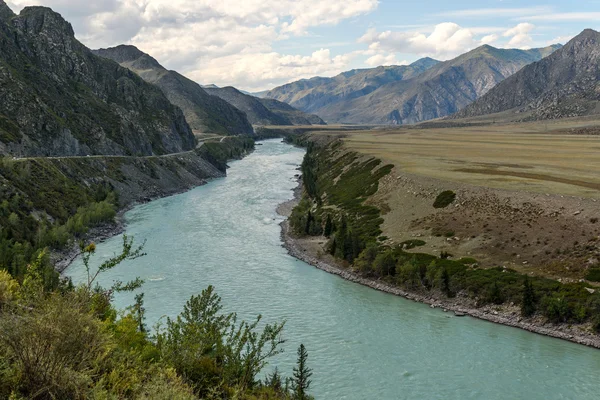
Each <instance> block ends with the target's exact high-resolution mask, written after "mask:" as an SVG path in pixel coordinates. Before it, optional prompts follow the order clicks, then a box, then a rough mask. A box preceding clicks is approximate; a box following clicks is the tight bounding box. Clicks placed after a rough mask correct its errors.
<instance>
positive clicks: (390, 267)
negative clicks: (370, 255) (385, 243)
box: [373, 250, 396, 276]
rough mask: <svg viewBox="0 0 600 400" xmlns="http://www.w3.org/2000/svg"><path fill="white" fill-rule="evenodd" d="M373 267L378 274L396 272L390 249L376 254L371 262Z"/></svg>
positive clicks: (394, 259)
mask: <svg viewBox="0 0 600 400" xmlns="http://www.w3.org/2000/svg"><path fill="white" fill-rule="evenodd" d="M373 269H374V270H375V271H377V273H378V274H379V275H380V276H388V275H394V274H395V273H396V258H395V257H394V252H393V251H392V250H386V251H385V252H383V253H379V254H377V257H375V261H374V262H373Z"/></svg>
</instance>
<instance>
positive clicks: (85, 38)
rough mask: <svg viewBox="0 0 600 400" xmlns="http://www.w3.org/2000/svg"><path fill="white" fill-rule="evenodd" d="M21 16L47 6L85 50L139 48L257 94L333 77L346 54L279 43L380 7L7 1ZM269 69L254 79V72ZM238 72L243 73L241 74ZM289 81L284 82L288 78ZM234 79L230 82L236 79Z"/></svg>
mask: <svg viewBox="0 0 600 400" xmlns="http://www.w3.org/2000/svg"><path fill="white" fill-rule="evenodd" d="M8 4H9V6H11V8H13V10H15V11H17V12H18V11H19V10H20V9H21V8H23V7H24V6H25V5H41V4H43V5H45V6H48V7H51V8H53V9H54V10H55V11H57V12H60V13H61V14H62V15H63V16H64V17H65V18H66V19H67V20H69V21H70V22H71V23H72V24H73V27H74V29H75V32H76V35H77V37H78V38H79V39H80V40H81V41H82V42H83V43H84V44H86V45H87V46H88V47H91V48H99V47H110V46H115V45H118V44H122V43H126V44H133V45H136V46H138V47H139V48H140V49H141V50H142V51H145V52H147V53H149V54H151V55H152V56H154V57H155V58H157V59H158V60H159V61H160V62H161V63H162V64H163V65H165V66H166V67H167V68H170V69H175V70H179V71H181V72H187V73H188V74H189V75H192V76H193V77H196V78H198V79H201V82H202V83H208V82H215V83H218V84H234V85H239V86H243V87H254V88H258V86H259V85H260V84H263V83H264V82H273V83H275V84H279V83H283V82H287V81H289V80H291V79H295V78H297V77H298V76H301V77H305V75H306V74H311V73H326V72H329V71H336V72H341V71H338V70H339V69H340V68H343V67H344V66H345V64H344V62H346V61H345V60H349V59H351V56H350V55H339V56H332V55H331V54H329V50H327V49H322V50H318V51H315V52H314V53H313V54H311V55H310V56H300V55H295V54H279V53H276V52H274V51H273V45H274V43H276V42H277V41H279V40H282V39H285V38H288V37H294V36H301V35H307V34H309V31H310V29H311V28H313V27H318V26H324V25H335V24H338V23H340V22H341V21H343V20H345V19H349V18H353V17H356V16H359V15H364V14H366V13H369V12H371V11H373V10H374V9H376V8H377V6H378V0H328V1H325V2H324V1H321V0H303V1H297V0H244V1H240V0H92V1H90V0H8ZM258 65H261V66H263V67H264V68H269V69H270V71H264V72H263V73H260V72H259V71H258V70H257V68H258V67H257V66H258ZM243 70H247V71H248V73H247V74H245V75H244V73H243V72H242V71H243ZM286 74H287V75H286ZM234 78H235V79H234Z"/></svg>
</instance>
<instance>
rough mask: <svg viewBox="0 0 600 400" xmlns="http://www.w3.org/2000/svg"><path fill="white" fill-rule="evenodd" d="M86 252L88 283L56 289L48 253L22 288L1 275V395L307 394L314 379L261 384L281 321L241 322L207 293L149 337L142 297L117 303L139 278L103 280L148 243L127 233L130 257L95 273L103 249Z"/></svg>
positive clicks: (264, 396) (225, 396)
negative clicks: (92, 264) (49, 285)
mask: <svg viewBox="0 0 600 400" xmlns="http://www.w3.org/2000/svg"><path fill="white" fill-rule="evenodd" d="M82 251H83V253H84V254H83V258H84V263H85V265H86V268H87V271H88V279H87V282H86V283H85V284H82V285H80V286H78V287H73V286H72V285H70V284H68V282H62V283H61V284H60V285H59V287H58V288H57V289H56V290H52V291H48V290H47V289H46V288H45V285H44V275H43V274H44V268H43V264H42V260H43V259H44V257H43V255H42V256H40V257H39V258H38V259H37V260H36V262H34V263H32V264H30V265H29V266H28V268H27V272H26V273H25V276H24V278H23V280H22V282H21V283H20V284H19V283H18V282H17V281H16V280H14V279H13V278H11V277H10V276H9V274H8V273H7V272H6V271H2V270H0V399H8V398H11V399H107V400H108V399H159V400H161V399H164V400H167V399H177V400H179V399H182V400H186V399H198V398H202V399H230V398H231V399H233V398H236V399H297V398H303V399H305V398H309V397H308V395H307V394H306V390H305V389H308V385H307V382H306V379H307V378H306V376H307V375H306V374H303V375H302V377H301V378H302V381H301V382H298V383H296V381H295V380H294V379H284V378H282V377H281V376H279V375H278V374H277V375H276V376H271V377H270V378H269V379H266V380H265V381H264V382H263V381H261V380H260V379H258V375H259V373H260V372H261V371H262V370H263V368H264V367H265V366H266V365H267V363H268V361H269V359H270V358H271V357H272V356H274V355H276V354H278V353H280V352H281V345H282V344H283V343H284V341H283V340H282V339H281V332H282V330H283V325H284V324H283V323H281V324H274V325H266V326H264V328H262V329H260V330H259V329H258V324H259V322H260V316H259V317H258V318H257V319H256V320H255V321H254V322H252V323H247V322H243V321H242V322H237V317H236V315H235V314H223V313H222V312H221V311H222V306H221V299H220V298H219V296H217V295H216V294H215V293H214V290H213V288H212V287H208V288H207V289H206V290H204V291H202V293H201V294H200V295H199V296H193V297H192V298H191V299H190V300H189V301H188V303H187V304H186V306H185V307H184V310H183V312H182V313H181V314H180V315H179V316H178V317H177V318H175V319H168V320H167V324H166V326H165V327H163V328H159V329H158V331H157V332H155V334H154V335H150V334H149V333H148V330H147V329H146V326H145V323H144V313H145V309H144V307H143V295H137V296H136V303H135V305H133V306H132V307H130V308H129V309H128V310H125V311H123V312H117V311H116V310H115V309H114V308H113V307H112V305H111V300H112V295H113V293H115V292H117V291H129V290H133V289H136V288H139V286H140V285H141V284H142V282H141V281H140V280H139V279H136V280H134V281H132V282H127V283H122V282H117V283H115V285H113V286H112V287H111V288H109V289H104V288H101V287H99V286H98V285H97V283H96V278H97V277H98V275H99V274H101V273H102V272H104V271H107V270H110V269H112V268H115V267H116V266H118V265H119V263H120V262H121V261H123V260H126V259H132V258H137V257H140V256H142V255H143V253H142V252H141V251H142V249H141V247H135V246H133V240H132V239H129V238H127V237H124V241H123V251H122V253H121V254H119V255H117V256H115V257H114V258H112V259H110V260H107V261H105V262H104V263H102V264H101V266H100V267H99V268H98V269H97V270H95V271H92V270H91V269H90V268H89V260H90V258H91V256H92V255H93V254H94V252H95V246H93V245H89V246H82ZM305 362H306V357H305V356H304V357H303V360H302V363H303V364H302V369H303V370H304V371H308V370H307V368H306V365H305ZM298 385H300V386H301V387H302V388H304V389H303V390H300V391H299V392H298V391H297V390H296V389H297V387H299V386H298ZM294 390H296V392H297V393H300V394H301V397H299V396H300V395H298V394H296V392H295V391H294Z"/></svg>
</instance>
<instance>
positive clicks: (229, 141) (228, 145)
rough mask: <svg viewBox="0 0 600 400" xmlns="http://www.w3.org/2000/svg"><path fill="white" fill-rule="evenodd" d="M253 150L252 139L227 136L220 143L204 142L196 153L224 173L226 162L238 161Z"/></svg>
mask: <svg viewBox="0 0 600 400" xmlns="http://www.w3.org/2000/svg"><path fill="white" fill-rule="evenodd" d="M252 150H254V139H252V138H250V137H247V136H228V137H226V138H225V139H223V140H222V141H220V142H205V143H204V144H203V145H202V147H200V148H199V149H198V150H196V153H197V154H198V155H200V156H202V157H203V158H205V159H206V160H208V162H210V163H211V164H213V165H214V166H216V167H217V168H218V169H219V170H220V171H222V172H225V170H226V169H227V161H228V160H232V159H238V158H241V157H243V156H244V155H246V154H247V153H248V152H250V151H252Z"/></svg>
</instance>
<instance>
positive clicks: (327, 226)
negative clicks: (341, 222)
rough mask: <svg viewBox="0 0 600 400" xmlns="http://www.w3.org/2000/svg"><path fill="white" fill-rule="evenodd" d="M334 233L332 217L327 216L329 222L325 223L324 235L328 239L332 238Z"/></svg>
mask: <svg viewBox="0 0 600 400" xmlns="http://www.w3.org/2000/svg"><path fill="white" fill-rule="evenodd" d="M332 232H333V221H332V220H331V215H329V214H327V220H326V221H325V230H324V232H323V233H324V234H325V236H326V237H329V236H331V233H332Z"/></svg>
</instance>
